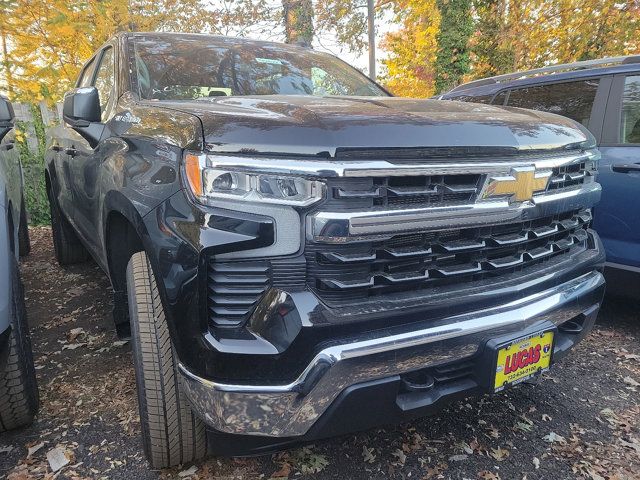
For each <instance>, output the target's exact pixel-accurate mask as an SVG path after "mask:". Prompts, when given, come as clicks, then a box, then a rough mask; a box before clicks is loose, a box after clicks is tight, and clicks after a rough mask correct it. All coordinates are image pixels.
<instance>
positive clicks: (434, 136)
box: [155, 95, 594, 157]
mask: <svg viewBox="0 0 640 480" xmlns="http://www.w3.org/2000/svg"><path fill="white" fill-rule="evenodd" d="M155 105H156V106H162V107H165V108H171V109H175V110H180V111H183V112H188V113H191V114H193V115H196V116H197V117H198V118H199V119H200V121H201V122H202V127H203V133H204V142H205V145H206V148H207V150H209V151H213V152H216V151H217V152H245V153H259V154H266V153H271V154H297V155H322V156H324V157H327V156H329V157H334V156H335V155H336V151H339V150H341V149H367V150H369V149H388V148H419V147H424V148H431V147H446V148H448V149H451V148H456V147H459V148H461V149H462V148H465V147H491V148H492V149H496V148H500V149H509V150H513V151H527V150H541V149H558V148H563V147H566V146H567V145H575V144H584V143H585V142H587V143H588V144H589V146H591V145H592V144H593V143H594V142H593V137H592V136H591V135H590V134H589V133H588V132H587V131H586V129H584V128H583V127H582V126H580V125H578V124H577V123H576V122H574V121H573V120H569V119H567V118H564V117H560V116H558V115H552V114H548V113H542V112H536V111H532V110H524V109H519V108H508V107H495V106H489V105H480V104H474V103H467V102H454V101H437V100H416V99H407V98H393V97H312V96H284V95H283V96H273V95H269V96H247V97H212V98H205V99H200V100H195V101H187V102H183V101H180V102H161V103H156V104H155Z"/></svg>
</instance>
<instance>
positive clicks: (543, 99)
mask: <svg viewBox="0 0 640 480" xmlns="http://www.w3.org/2000/svg"><path fill="white" fill-rule="evenodd" d="M597 90H598V80H581V81H578V82H564V83H554V84H551V85H538V86H535V87H526V88H519V89H517V90H512V91H511V93H510V94H509V99H508V103H507V104H508V105H509V106H510V107H521V108H531V109H533V110H542V111H544V112H550V113H555V114H557V115H562V116H564V117H569V118H571V119H573V120H576V121H578V122H580V123H581V124H582V125H584V126H585V127H587V128H588V127H589V117H591V109H592V107H593V101H594V100H595V98H596V91H597Z"/></svg>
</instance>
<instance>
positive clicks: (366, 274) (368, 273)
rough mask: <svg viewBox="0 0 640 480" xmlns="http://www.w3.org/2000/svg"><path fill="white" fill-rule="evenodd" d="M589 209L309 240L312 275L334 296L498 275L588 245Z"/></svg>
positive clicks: (320, 289)
mask: <svg viewBox="0 0 640 480" xmlns="http://www.w3.org/2000/svg"><path fill="white" fill-rule="evenodd" d="M590 223H591V213H590V211H589V210H580V211H573V212H567V213H564V214H560V215H555V216H553V217H545V218H539V219H536V220H532V221H527V222H517V223H512V224H504V225H493V226H486V227H479V228H467V229H460V230H449V231H438V232H425V233H417V234H410V235H398V236H395V237H393V238H391V239H388V240H380V241H371V242H358V243H352V244H324V243H311V242H310V243H308V244H307V246H306V250H305V252H306V258H307V283H308V285H309V287H310V288H311V289H312V290H314V291H315V292H316V293H317V294H318V295H319V296H320V297H321V298H322V299H324V300H325V301H327V302H329V303H340V302H348V301H353V300H359V299H367V298H370V297H375V296H378V295H384V294H389V293H393V292H397V291H403V292H406V291H412V290H419V289H423V288H431V287H438V286H445V285H451V284H457V283H463V282H470V281H474V280H479V279H482V278H487V277H496V276H500V275H504V274H506V273H511V272H514V271H518V270H524V269H526V268H528V267H529V266H531V265H535V264H539V263H542V262H544V261H546V260H548V259H550V258H553V257H557V256H559V255H563V254H566V253H568V252H571V251H574V252H575V251H577V250H579V249H584V248H586V242H587V239H588V234H587V230H586V229H587V228H588V227H589V225H590Z"/></svg>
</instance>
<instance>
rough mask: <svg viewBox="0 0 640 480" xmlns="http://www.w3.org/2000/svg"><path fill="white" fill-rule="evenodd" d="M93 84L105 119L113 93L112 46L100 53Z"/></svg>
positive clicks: (103, 119)
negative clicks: (100, 57)
mask: <svg viewBox="0 0 640 480" xmlns="http://www.w3.org/2000/svg"><path fill="white" fill-rule="evenodd" d="M94 86H95V87H96V89H97V90H98V95H99V96H100V111H101V112H102V121H105V120H106V117H107V113H108V112H107V107H108V105H109V101H110V100H111V96H112V94H113V48H108V49H106V50H105V51H104V53H103V54H102V59H101V60H100V66H99V67H98V74H97V75H96V80H95V82H94Z"/></svg>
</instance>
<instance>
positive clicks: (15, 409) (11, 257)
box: [0, 96, 38, 432]
mask: <svg viewBox="0 0 640 480" xmlns="http://www.w3.org/2000/svg"><path fill="white" fill-rule="evenodd" d="M14 117H15V116H14V111H13V107H12V105H11V103H10V102H9V101H8V100H7V99H6V98H5V97H2V96H0V432H4V431H7V430H10V429H14V428H18V427H23V426H25V425H27V424H29V423H31V421H32V420H33V417H34V416H35V414H36V412H37V410H38V387H37V384H36V372H35V368H34V365H33V355H32V353H31V340H30V337H29V326H28V325H27V317H26V312H25V306H24V293H23V290H22V282H21V281H20V270H19V267H18V260H19V257H20V256H23V255H27V254H28V253H29V250H30V249H31V247H30V243H29V230H28V226H27V214H26V209H25V205H24V196H23V188H22V186H23V185H22V183H23V182H22V167H21V164H20V155H19V153H18V149H17V148H16V144H15V134H14V132H13V131H12V129H13V125H14V120H15V118H14Z"/></svg>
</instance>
